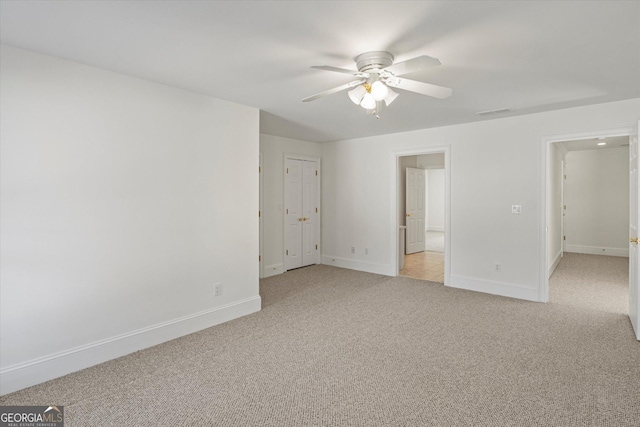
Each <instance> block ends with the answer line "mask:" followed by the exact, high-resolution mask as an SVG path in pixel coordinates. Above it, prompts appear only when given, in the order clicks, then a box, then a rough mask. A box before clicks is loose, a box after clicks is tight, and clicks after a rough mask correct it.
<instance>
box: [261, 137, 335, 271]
mask: <svg viewBox="0 0 640 427" xmlns="http://www.w3.org/2000/svg"><path fill="white" fill-rule="evenodd" d="M260 153H261V156H262V180H263V187H262V191H263V193H262V197H263V203H262V204H263V212H262V218H263V219H262V221H263V222H262V228H263V236H262V237H263V254H262V261H263V263H264V275H263V276H264V277H269V276H273V275H275V274H280V273H283V272H284V255H283V254H284V217H283V204H284V156H285V154H301V155H306V156H313V157H318V158H322V146H321V144H318V143H315V142H307V141H301V140H297V139H290V138H282V137H278V136H272V135H265V134H261V135H260ZM321 172H322V171H321ZM321 175H322V174H321ZM321 209H322V207H321ZM322 214H323V212H322V211H321V215H322Z"/></svg>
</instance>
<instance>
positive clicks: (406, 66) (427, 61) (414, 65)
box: [384, 55, 440, 76]
mask: <svg viewBox="0 0 640 427" xmlns="http://www.w3.org/2000/svg"><path fill="white" fill-rule="evenodd" d="M438 65H440V61H439V60H438V59H436V58H432V57H430V56H427V55H422V56H418V57H416V58H413V59H409V60H407V61H403V62H398V63H397V64H393V65H389V66H388V67H386V68H384V71H389V72H391V73H392V74H393V75H395V76H401V75H403V74H407V73H412V72H414V71H419V70H425V69H427V68H433V67H437V66H438Z"/></svg>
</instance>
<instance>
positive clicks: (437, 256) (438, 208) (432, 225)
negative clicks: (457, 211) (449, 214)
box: [398, 153, 446, 283]
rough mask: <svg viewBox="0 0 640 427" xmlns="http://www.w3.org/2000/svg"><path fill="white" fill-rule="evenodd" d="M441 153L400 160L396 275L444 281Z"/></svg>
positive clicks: (443, 202) (443, 162) (442, 161)
mask: <svg viewBox="0 0 640 427" xmlns="http://www.w3.org/2000/svg"><path fill="white" fill-rule="evenodd" d="M444 168H445V159H444V153H429V154H423V155H413V156H403V157H400V162H399V177H398V178H399V180H398V195H399V199H400V200H399V208H400V209H399V210H400V211H401V212H400V214H399V226H400V232H401V233H402V234H403V236H402V237H404V239H401V240H403V245H402V246H403V248H401V250H403V254H401V260H400V266H399V275H401V276H406V277H413V278H417V279H423V280H429V281H432V282H439V283H444V271H445V265H444V264H445V257H444V252H445V239H446V236H445V191H446V189H445V169H444Z"/></svg>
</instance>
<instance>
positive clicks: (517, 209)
mask: <svg viewBox="0 0 640 427" xmlns="http://www.w3.org/2000/svg"><path fill="white" fill-rule="evenodd" d="M511 213H512V214H515V215H520V214H521V213H522V205H511Z"/></svg>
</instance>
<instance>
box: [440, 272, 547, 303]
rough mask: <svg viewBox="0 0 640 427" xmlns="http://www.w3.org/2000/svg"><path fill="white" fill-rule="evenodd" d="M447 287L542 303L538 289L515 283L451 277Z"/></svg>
mask: <svg viewBox="0 0 640 427" xmlns="http://www.w3.org/2000/svg"><path fill="white" fill-rule="evenodd" d="M446 286H450V287H452V288H458V289H466V290H469V291H476V292H483V293H485V294H492V295H500V296H503V297H509V298H517V299H523V300H527V301H540V300H539V295H538V288H532V287H528V286H523V285H518V284H514V283H505V282H496V281H492V280H482V279H475V278H472V277H465V276H454V275H453V274H452V275H451V276H449V283H447V285H446Z"/></svg>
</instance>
